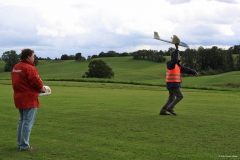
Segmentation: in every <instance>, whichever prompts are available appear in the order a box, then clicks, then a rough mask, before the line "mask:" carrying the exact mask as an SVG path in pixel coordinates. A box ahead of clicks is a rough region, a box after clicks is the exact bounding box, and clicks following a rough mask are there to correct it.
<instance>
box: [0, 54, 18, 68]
mask: <svg viewBox="0 0 240 160" xmlns="http://www.w3.org/2000/svg"><path fill="white" fill-rule="evenodd" d="M2 60H4V61H5V66H4V71H5V72H10V71H11V70H12V68H13V66H14V65H15V64H17V63H18V62H19V55H17V53H16V51H14V50H11V51H6V52H4V53H3V54H2Z"/></svg>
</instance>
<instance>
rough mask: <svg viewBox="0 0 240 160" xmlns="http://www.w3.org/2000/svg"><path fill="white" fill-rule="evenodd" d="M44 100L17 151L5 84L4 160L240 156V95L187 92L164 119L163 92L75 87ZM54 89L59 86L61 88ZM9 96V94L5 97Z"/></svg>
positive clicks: (123, 87)
mask: <svg viewBox="0 0 240 160" xmlns="http://www.w3.org/2000/svg"><path fill="white" fill-rule="evenodd" d="M47 83H48V84H49V85H50V86H52V90H53V93H52V95H51V96H47V97H41V98H40V101H41V107H40V108H39V109H38V113H37V118H36V122H35V125H34V127H33V130H32V134H31V138H30V143H31V145H33V146H37V147H39V150H38V151H36V152H32V153H25V152H20V151H18V150H17V148H16V137H15V136H16V125H17V120H18V112H17V109H14V105H13V101H12V89H11V85H7V84H6V82H5V85H0V86H1V91H2V92H1V96H0V98H1V100H2V105H1V106H2V107H1V112H0V120H1V124H2V125H1V128H2V129H1V146H0V150H1V154H0V159H4V160H5V159H86V160H88V159H109V160H112V159H142V160H146V159H151V160H153V159H156V160H158V159H166V160H168V159H219V156H232V157H236V156H237V157H239V156H240V155H239V147H240V146H239V125H240V122H239V112H240V108H239V103H240V99H239V98H238V97H239V93H237V94H236V93H235V94H232V93H231V92H224V91H219V92H218V91H201V92H200V91H199V90H189V89H184V90H183V92H184V95H185V97H186V98H184V99H183V101H182V102H181V103H179V105H178V106H177V107H176V113H178V116H159V115H158V112H159V109H160V108H161V106H162V105H163V104H164V102H165V101H166V98H167V92H166V90H165V89H164V88H162V87H156V86H140V85H137V86H136V85H123V84H100V83H81V82H67V83H64V82H63V83H64V85H63V84H62V83H60V82H59V84H56V82H47ZM53 84H54V85H53ZM3 93H4V94H3Z"/></svg>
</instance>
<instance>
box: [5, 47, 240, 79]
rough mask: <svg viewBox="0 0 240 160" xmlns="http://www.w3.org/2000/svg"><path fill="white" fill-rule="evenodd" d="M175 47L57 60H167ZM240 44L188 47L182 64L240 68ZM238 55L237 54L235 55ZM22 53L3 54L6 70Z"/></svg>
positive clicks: (207, 70) (214, 69) (205, 70)
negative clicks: (220, 46)
mask: <svg viewBox="0 0 240 160" xmlns="http://www.w3.org/2000/svg"><path fill="white" fill-rule="evenodd" d="M172 50H174V48H172V47H170V48H169V49H168V50H167V51H161V50H160V51H157V50H145V49H144V50H138V51H135V52H129V53H128V52H123V53H117V52H115V51H108V52H106V53H104V52H100V53H99V54H98V55H92V56H88V58H87V59H86V58H85V57H83V56H82V54H81V53H80V52H79V53H76V54H75V55H67V54H63V55H62V56H61V58H60V59H55V60H75V61H86V60H90V59H93V58H100V57H123V56H132V57H133V59H134V60H148V61H155V62H160V63H162V62H165V61H166V58H165V56H169V55H170V52H171V51H172ZM239 51H240V45H235V46H233V47H230V48H229V49H227V50H225V49H221V48H218V47H217V46H213V47H212V48H206V49H205V48H203V47H199V48H198V49H189V48H188V49H186V50H185V51H180V54H181V57H182V58H181V64H182V65H184V66H186V67H190V68H194V69H196V70H197V71H198V72H200V73H201V74H202V75H209V74H219V73H223V72H229V71H236V70H240V56H239V55H240V52H239ZM233 55H236V56H233ZM19 58H20V54H17V53H16V51H14V50H11V51H6V52H4V53H3V54H2V57H1V59H2V60H3V61H5V66H4V71H5V72H9V71H11V69H12V67H13V66H14V65H15V64H16V63H18V62H19V61H20V60H19ZM38 60H51V59H50V58H49V57H47V58H41V57H37V55H36V54H35V61H34V64H35V66H37V65H38V62H39V61H38Z"/></svg>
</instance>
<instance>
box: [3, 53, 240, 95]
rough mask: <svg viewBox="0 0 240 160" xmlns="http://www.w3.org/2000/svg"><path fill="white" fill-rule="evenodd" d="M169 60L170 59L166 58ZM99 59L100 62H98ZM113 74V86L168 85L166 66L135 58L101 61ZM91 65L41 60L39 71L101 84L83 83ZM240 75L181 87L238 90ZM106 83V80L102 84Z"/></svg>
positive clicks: (196, 80) (190, 81) (215, 77)
mask: <svg viewBox="0 0 240 160" xmlns="http://www.w3.org/2000/svg"><path fill="white" fill-rule="evenodd" d="M167 58H169V57H167ZM99 59H100V58H99ZM101 59H102V60H104V61H105V62H106V63H107V64H108V65H109V66H110V67H111V68H112V69H113V71H114V73H115V77H114V78H113V79H111V80H106V81H108V82H109V81H110V82H120V83H121V82H124V83H132V82H137V83H141V84H150V85H160V86H164V85H165V72H166V68H165V67H166V66H165V62H164V63H156V62H151V61H144V60H133V59H132V57H108V58H101ZM88 64H89V62H88V61H85V62H75V61H73V60H69V61H55V60H50V61H47V60H41V61H39V65H38V66H37V69H38V71H39V73H40V75H41V78H42V79H43V80H49V79H51V80H53V79H56V80H57V79H58V80H59V79H60V80H79V81H99V79H87V78H85V79H83V78H81V77H82V75H83V74H84V73H85V72H86V71H87V70H88ZM3 67H4V62H3V61H0V79H10V78H11V77H10V73H9V72H3ZM239 79H240V71H234V72H228V73H224V74H219V75H213V76H201V75H200V76H199V77H197V78H196V77H194V76H188V77H183V83H182V87H183V88H184V87H186V88H201V89H205V88H214V89H219V90H221V89H226V88H231V90H238V88H239V86H240V82H239ZM100 81H104V80H102V79H101V80H100Z"/></svg>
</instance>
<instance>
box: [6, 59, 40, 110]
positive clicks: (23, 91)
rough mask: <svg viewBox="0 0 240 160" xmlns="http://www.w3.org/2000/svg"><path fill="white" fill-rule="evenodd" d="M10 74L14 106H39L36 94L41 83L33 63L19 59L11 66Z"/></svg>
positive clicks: (25, 107)
mask: <svg viewBox="0 0 240 160" xmlns="http://www.w3.org/2000/svg"><path fill="white" fill-rule="evenodd" d="M11 75H12V87H13V90H14V103H15V106H16V108H18V109H28V108H35V107H39V106H40V103H39V100H38V94H39V92H40V90H41V88H42V87H43V83H42V80H41V79H40V77H39V74H38V72H37V70H36V68H35V67H34V65H33V64H32V63H31V62H29V61H21V62H19V63H18V64H16V65H15V66H14V67H13V69H12V72H11Z"/></svg>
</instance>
